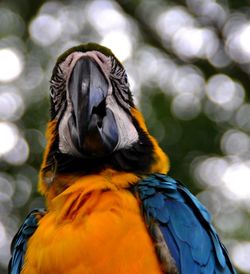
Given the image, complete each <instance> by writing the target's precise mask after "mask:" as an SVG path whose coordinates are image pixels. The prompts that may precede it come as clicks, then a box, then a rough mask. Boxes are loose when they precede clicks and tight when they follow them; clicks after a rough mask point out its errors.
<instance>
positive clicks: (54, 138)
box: [42, 43, 168, 182]
mask: <svg viewBox="0 0 250 274" xmlns="http://www.w3.org/2000/svg"><path fill="white" fill-rule="evenodd" d="M50 97H51V120H50V122H49V126H48V130H47V139H48V142H47V148H46V151H45V156H44V161H43V165H42V177H51V174H54V175H55V174H56V173H61V174H62V173H63V174H72V173H77V174H88V173H91V172H92V173H94V172H95V173H96V172H100V171H102V170H105V169H107V168H109V169H110V168H111V169H114V170H118V171H123V172H124V171H125V172H133V173H136V174H148V173H151V172H161V171H165V170H166V169H167V164H168V163H167V158H166V156H165V154H164V153H163V152H162V151H161V149H160V148H159V146H158V144H157V142H156V141H155V139H154V138H153V137H152V136H151V135H150V134H149V133H148V131H147V128H146V126H145V123H144V120H143V118H142V115H141V114H140V112H139V111H138V110H137V109H136V107H135V105H134V102H133V97H132V94H131V91H130V88H129V84H128V79H127V74H126V71H125V69H124V67H123V65H122V64H121V63H120V62H119V61H118V59H117V58H116V57H115V56H114V54H113V53H112V52H111V51H110V50H109V49H108V48H105V47H103V46H100V45H98V44H94V43H89V44H85V45H80V46H77V47H74V48H71V49H69V50H67V51H66V52H65V53H64V54H62V55H61V56H60V57H59V58H58V60H57V62H56V64H55V66H54V69H53V72H52V77H51V80H50ZM156 166H158V168H153V167H156ZM160 166H161V167H160ZM163 166H164V167H163ZM48 174H50V175H48ZM54 175H53V176H54ZM47 181H48V182H50V181H51V180H47Z"/></svg>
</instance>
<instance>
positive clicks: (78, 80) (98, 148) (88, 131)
mask: <svg viewBox="0 0 250 274" xmlns="http://www.w3.org/2000/svg"><path fill="white" fill-rule="evenodd" d="M108 88H109V83H108V81H107V79H106V77H105V75H104V73H103V72H102V70H101V69H100V67H99V65H98V64H97V63H96V62H95V61H94V60H93V59H91V58H90V57H87V56H85V57H82V58H81V59H79V60H78V61H77V62H76V64H75V67H74V68H73V70H72V72H71V76H70V79H69V83H68V92H69V98H70V101H71V103H72V108H73V111H72V119H71V120H69V128H70V134H71V138H72V141H73V143H74V144H75V146H76V148H77V149H78V150H79V152H80V153H81V154H85V155H92V156H94V155H100V156H101V155H105V154H108V153H111V152H113V150H114V149H115V147H116V145H117V143H118V129H117V125H116V121H115V117H114V114H113V113H112V112H111V111H110V110H109V109H107V108H106V98H107V96H108Z"/></svg>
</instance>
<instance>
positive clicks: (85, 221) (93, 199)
mask: <svg viewBox="0 0 250 274" xmlns="http://www.w3.org/2000/svg"><path fill="white" fill-rule="evenodd" d="M98 185H99V187H98ZM101 185H102V187H100V186H101ZM50 207H51V208H50V210H49V212H48V213H47V214H46V215H45V216H44V217H43V218H42V219H41V220H40V222H39V227H38V229H37V230H36V232H35V234H34V235H33V236H32V238H31V239H30V240H29V242H28V250H27V253H26V257H25V264H24V268H23V271H22V273H23V274H26V273H32V274H35V273H46V274H50V273H51V274H56V273H62V274H63V273H67V274H73V273H75V274H113V273H115V274H125V273H126V274H128V273H131V274H132V273H133V274H152V273H154V274H158V273H159V274H160V273H162V272H161V269H160V265H159V263H158V260H157V257H156V255H155V250H154V246H153V243H152V240H151V238H150V236H149V235H148V232H147V229H146V226H145V224H144V221H143V219H142V217H141V213H140V208H139V204H138V201H137V200H136V198H135V197H134V196H133V195H132V194H131V193H130V192H129V191H127V190H118V189H115V188H114V189H112V187H107V188H106V189H105V188H103V182H100V184H99V183H98V184H96V186H93V185H91V184H89V186H85V187H84V189H83V188H82V185H80V184H78V185H77V184H76V185H72V186H71V187H69V188H68V189H67V190H66V191H64V192H63V193H61V194H60V195H59V196H57V197H56V198H55V199H54V200H53V201H52V203H51V206H50Z"/></svg>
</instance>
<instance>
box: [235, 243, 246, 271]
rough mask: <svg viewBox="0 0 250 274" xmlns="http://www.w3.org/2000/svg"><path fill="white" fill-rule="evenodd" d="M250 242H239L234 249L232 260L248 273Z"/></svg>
mask: <svg viewBox="0 0 250 274" xmlns="http://www.w3.org/2000/svg"><path fill="white" fill-rule="evenodd" d="M249 254H250V242H242V243H238V244H236V245H235V246H234V248H233V250H232V260H233V263H234V265H235V266H237V267H238V268H239V269H241V270H242V271H244V272H246V273H250V260H249Z"/></svg>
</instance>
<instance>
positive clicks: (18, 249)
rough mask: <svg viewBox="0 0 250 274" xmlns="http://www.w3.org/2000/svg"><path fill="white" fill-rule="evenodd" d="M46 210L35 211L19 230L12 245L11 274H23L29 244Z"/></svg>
mask: <svg viewBox="0 0 250 274" xmlns="http://www.w3.org/2000/svg"><path fill="white" fill-rule="evenodd" d="M45 212H46V211H45V210H44V209H34V210H32V211H31V212H30V213H29V215H28V216H27V217H26V219H25V221H24V223H23V225H22V226H21V227H20V228H19V230H18V232H17V234H16V235H15V237H14V239H13V241H12V243H11V254H12V257H11V260H10V262H9V273H10V274H19V273H20V272H21V269H22V266H23V262H24V257H25V253H26V249H27V242H28V240H29V238H30V237H31V236H32V235H33V234H34V232H35V231H36V229H37V227H38V221H39V220H40V219H41V218H42V217H43V216H44V214H45Z"/></svg>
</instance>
